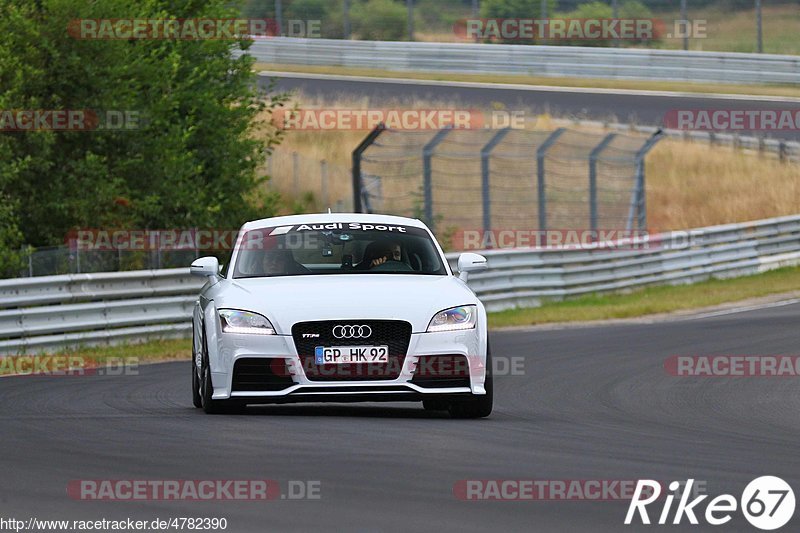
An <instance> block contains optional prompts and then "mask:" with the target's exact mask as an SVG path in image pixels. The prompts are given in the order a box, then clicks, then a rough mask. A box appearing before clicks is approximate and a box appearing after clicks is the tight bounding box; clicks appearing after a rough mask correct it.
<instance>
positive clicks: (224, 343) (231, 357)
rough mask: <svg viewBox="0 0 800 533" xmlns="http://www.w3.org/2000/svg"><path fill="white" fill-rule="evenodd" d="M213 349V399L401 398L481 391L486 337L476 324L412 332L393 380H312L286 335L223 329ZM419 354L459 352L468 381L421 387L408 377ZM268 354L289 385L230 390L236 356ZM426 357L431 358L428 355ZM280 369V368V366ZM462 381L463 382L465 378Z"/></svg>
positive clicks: (264, 401) (241, 357) (308, 399)
mask: <svg viewBox="0 0 800 533" xmlns="http://www.w3.org/2000/svg"><path fill="white" fill-rule="evenodd" d="M216 352H217V353H216V354H213V353H212V354H210V355H211V358H210V359H211V370H212V375H211V377H212V382H213V384H214V393H213V399H215V400H223V399H242V400H248V401H250V402H253V403H270V402H276V403H284V402H293V401H334V402H344V401H392V400H396V401H405V400H420V399H424V398H428V397H433V396H436V397H440V396H451V395H452V396H457V395H470V394H471V395H484V394H486V389H485V388H484V382H485V378H486V339H485V338H484V337H482V336H481V335H480V334H479V331H478V329H472V330H464V331H452V332H437V333H412V334H411V339H410V342H409V347H408V351H407V354H406V356H405V358H404V360H403V362H402V365H401V367H400V371H399V375H398V376H397V377H396V378H395V379H373V380H371V379H364V378H360V379H358V380H348V379H340V380H336V381H320V380H312V379H309V377H308V376H307V375H306V372H305V370H304V369H303V365H302V363H301V359H300V357H299V355H298V353H297V350H296V348H295V344H294V340H293V339H292V337H291V336H289V335H242V334H230V333H222V334H220V335H219V336H217V350H216ZM423 356H427V357H435V356H463V357H464V358H465V359H466V361H467V364H468V372H467V374H468V378H469V379H468V383H469V385H468V386H443V387H437V386H431V385H430V384H427V385H426V386H420V385H419V384H417V383H413V382H412V379H413V378H414V376H415V373H417V371H418V368H420V369H421V366H424V364H423V365H420V364H419V363H420V358H421V357H423ZM245 358H246V359H266V360H272V361H265V363H267V364H269V363H271V362H277V361H280V360H284V361H285V363H286V366H285V368H286V371H287V372H288V374H289V375H290V376H291V380H292V382H293V384H291V385H289V386H287V387H286V388H282V389H281V390H268V391H267V390H241V386H239V387H237V390H235V391H234V390H233V374H234V372H233V368H234V365H235V364H236V361H238V360H240V359H245ZM426 360H428V361H430V360H429V359H426ZM282 368H283V367H282ZM464 385H466V383H464Z"/></svg>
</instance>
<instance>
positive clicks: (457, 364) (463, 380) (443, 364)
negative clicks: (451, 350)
mask: <svg viewBox="0 0 800 533" xmlns="http://www.w3.org/2000/svg"><path fill="white" fill-rule="evenodd" d="M411 383H413V384H414V385H418V386H420V387H423V388H430V389H435V388H445V387H469V386H470V383H469V361H467V358H466V357H464V356H463V355H423V356H420V357H419V359H418V360H417V368H416V370H414V377H413V378H412V379H411Z"/></svg>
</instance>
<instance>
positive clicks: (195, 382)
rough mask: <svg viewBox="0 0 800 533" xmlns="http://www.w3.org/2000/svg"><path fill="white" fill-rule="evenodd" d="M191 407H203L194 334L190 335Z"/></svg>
mask: <svg viewBox="0 0 800 533" xmlns="http://www.w3.org/2000/svg"><path fill="white" fill-rule="evenodd" d="M192 405H194V406H195V407H197V408H198V409H199V408H200V407H203V399H202V398H201V397H200V376H198V375H197V354H196V353H195V348H194V332H193V333H192Z"/></svg>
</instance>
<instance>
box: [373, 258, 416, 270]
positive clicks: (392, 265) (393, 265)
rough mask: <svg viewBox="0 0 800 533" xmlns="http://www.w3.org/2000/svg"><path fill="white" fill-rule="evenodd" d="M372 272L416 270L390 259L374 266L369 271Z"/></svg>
mask: <svg viewBox="0 0 800 533" xmlns="http://www.w3.org/2000/svg"><path fill="white" fill-rule="evenodd" d="M369 271H371V272H383V271H386V272H413V271H414V269H413V268H411V267H410V266H408V265H407V264H406V263H404V262H402V261H395V260H394V259H389V260H388V261H386V262H384V263H381V264H380V265H378V266H374V267H372V268H370V269H369Z"/></svg>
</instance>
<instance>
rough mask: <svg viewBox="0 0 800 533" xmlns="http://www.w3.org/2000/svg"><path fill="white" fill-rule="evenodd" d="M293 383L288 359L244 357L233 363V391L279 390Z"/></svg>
mask: <svg viewBox="0 0 800 533" xmlns="http://www.w3.org/2000/svg"><path fill="white" fill-rule="evenodd" d="M292 385H294V380H293V379H292V376H291V375H290V374H289V371H288V369H287V368H286V359H283V358H263V357H243V358H241V359H237V360H236V363H234V365H233V383H232V385H231V391H232V392H266V391H279V390H283V389H288V388H289V387H291V386H292Z"/></svg>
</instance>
